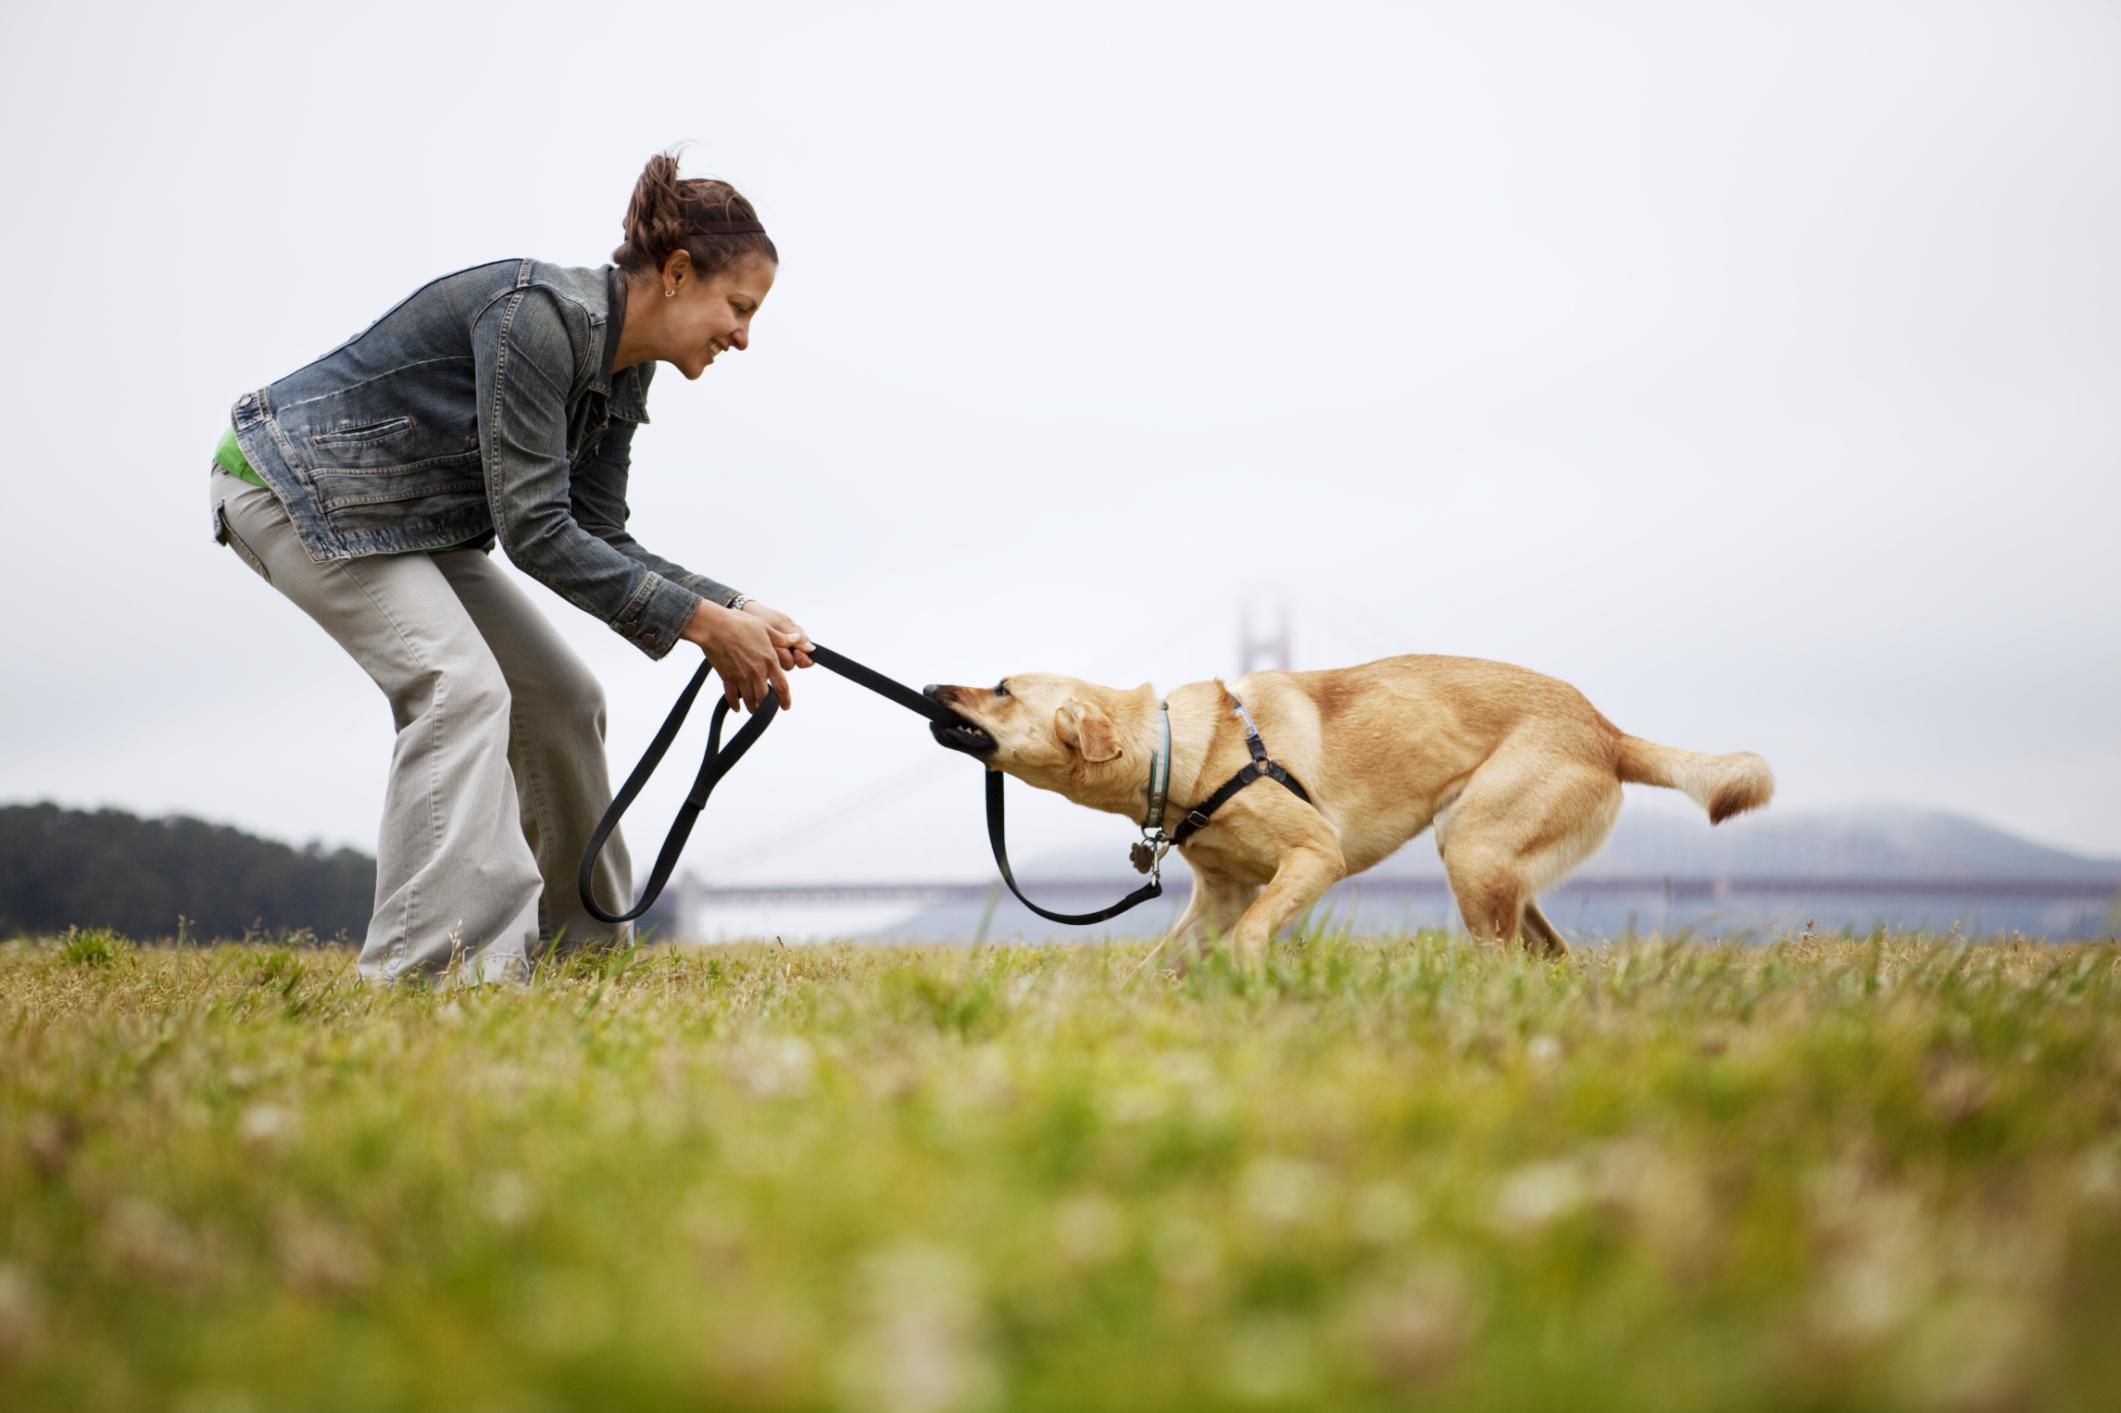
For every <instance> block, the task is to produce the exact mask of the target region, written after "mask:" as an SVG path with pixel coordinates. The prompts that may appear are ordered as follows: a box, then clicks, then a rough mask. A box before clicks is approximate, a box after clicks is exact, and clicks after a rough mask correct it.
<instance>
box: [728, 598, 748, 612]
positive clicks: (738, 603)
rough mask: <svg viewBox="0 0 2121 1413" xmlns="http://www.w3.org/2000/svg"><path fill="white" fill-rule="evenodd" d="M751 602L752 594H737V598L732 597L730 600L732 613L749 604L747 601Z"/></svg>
mask: <svg viewBox="0 0 2121 1413" xmlns="http://www.w3.org/2000/svg"><path fill="white" fill-rule="evenodd" d="M750 602H751V595H749V594H738V595H737V596H736V597H735V598H733V599H731V600H730V601H729V611H730V612H731V613H735V612H736V611H737V610H738V609H740V608H742V607H743V606H744V605H745V604H747V603H750Z"/></svg>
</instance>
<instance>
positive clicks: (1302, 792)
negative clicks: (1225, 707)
mask: <svg viewBox="0 0 2121 1413" xmlns="http://www.w3.org/2000/svg"><path fill="white" fill-rule="evenodd" d="M1225 690H1227V689H1225ZM1230 707H1231V711H1230V714H1231V715H1232V716H1235V717H1238V718H1239V719H1241V720H1242V721H1243V722H1244V723H1245V749H1246V750H1248V751H1250V752H1251V753H1252V759H1251V760H1250V761H1249V762H1247V763H1246V765H1245V768H1244V769H1243V770H1240V771H1238V772H1237V774H1235V775H1233V776H1231V777H1230V778H1229V779H1228V780H1226V781H1224V782H1223V787H1222V788H1221V789H1220V790H1217V791H1216V792H1215V793H1214V794H1212V795H1210V796H1208V798H1207V799H1205V800H1202V801H1201V802H1200V803H1199V804H1197V805H1195V806H1194V807H1193V808H1192V809H1190V810H1188V811H1186V817H1185V818H1184V819H1182V820H1180V821H1179V822H1178V833H1176V834H1174V835H1172V836H1171V843H1172V846H1173V847H1176V846H1178V845H1181V844H1183V843H1185V842H1186V841H1187V840H1188V839H1190V838H1192V837H1193V836H1194V835H1195V834H1198V833H1199V832H1200V831H1201V830H1203V829H1205V828H1206V827H1207V825H1208V816H1209V815H1211V814H1214V813H1215V812H1216V811H1217V810H1219V809H1221V808H1222V807H1223V806H1224V805H1227V804H1228V803H1230V797H1231V796H1233V795H1235V794H1236V793H1237V792H1238V791H1239V790H1242V789H1244V788H1245V787H1246V786H1247V785H1250V784H1251V783H1252V782H1253V781H1255V780H1272V781H1274V782H1276V783H1277V784H1280V785H1282V786H1284V787H1286V788H1287V789H1288V791H1289V793H1291V794H1293V795H1294V796H1296V798H1297V799H1299V800H1302V801H1303V802H1304V803H1305V804H1307V805H1310V806H1311V808H1312V809H1317V808H1318V806H1317V805H1315V804H1312V801H1311V792H1310V791H1308V790H1306V789H1304V785H1303V782H1302V781H1301V780H1298V779H1297V778H1296V777H1295V776H1293V775H1291V774H1290V773H1289V772H1288V771H1287V770H1285V769H1283V768H1282V766H1281V765H1280V763H1279V762H1277V761H1275V760H1273V759H1271V758H1270V757H1269V756H1268V755H1267V743H1266V742H1265V741H1262V740H1260V738H1259V728H1258V727H1257V726H1254V725H1253V724H1252V713H1251V712H1248V711H1246V710H1245V704H1244V703H1243V702H1241V701H1239V700H1238V699H1237V696H1236V694H1235V693H1231V694H1230Z"/></svg>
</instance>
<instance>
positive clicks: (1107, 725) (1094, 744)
mask: <svg viewBox="0 0 2121 1413" xmlns="http://www.w3.org/2000/svg"><path fill="white" fill-rule="evenodd" d="M1053 729H1054V731H1055V732H1056V733H1058V734H1059V736H1060V738H1061V744H1062V745H1064V746H1066V747H1067V748H1068V749H1069V750H1071V751H1075V752H1078V753H1080V754H1081V756H1082V758H1083V759H1084V760H1087V761H1092V762H1099V761H1108V760H1112V759H1114V758H1115V757H1117V756H1118V755H1119V730H1118V728H1116V727H1114V726H1113V724H1112V718H1111V717H1109V716H1107V715H1106V714H1105V709H1104V708H1103V707H1101V706H1099V705H1098V704H1097V703H1096V702H1082V701H1074V702H1069V703H1067V704H1066V705H1065V706H1063V707H1061V709H1060V710H1058V711H1056V712H1054V713H1053Z"/></svg>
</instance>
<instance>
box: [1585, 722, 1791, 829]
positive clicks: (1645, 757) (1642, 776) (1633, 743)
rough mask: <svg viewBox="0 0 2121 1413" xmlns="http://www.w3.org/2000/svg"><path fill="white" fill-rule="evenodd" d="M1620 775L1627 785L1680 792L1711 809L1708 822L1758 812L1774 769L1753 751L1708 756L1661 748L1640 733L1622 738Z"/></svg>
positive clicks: (1771, 788) (1770, 789)
mask: <svg viewBox="0 0 2121 1413" xmlns="http://www.w3.org/2000/svg"><path fill="white" fill-rule="evenodd" d="M1620 778H1621V779H1622V780H1625V781H1627V782H1628V783H1629V784H1630V785H1663V786H1665V787H1667V788H1669V789H1673V790H1684V791H1685V792H1686V794H1687V797H1688V798H1689V799H1691V800H1693V801H1694V803H1696V804H1698V805H1700V806H1701V807H1702V808H1703V809H1705V810H1707V811H1708V812H1709V823H1711V824H1721V823H1723V822H1724V821H1725V820H1727V819H1729V818H1730V817H1731V816H1732V815H1734V814H1743V813H1745V811H1747V810H1757V809H1759V808H1760V807H1761V806H1762V805H1764V804H1766V803H1767V802H1768V801H1769V800H1771V799H1773V798H1774V795H1775V772H1774V771H1772V770H1769V769H1768V763H1767V762H1766V761H1764V760H1762V759H1761V758H1760V757H1759V756H1756V755H1754V754H1753V753H1752V752H1751V751H1738V752H1735V753H1733V754H1731V755H1727V756H1708V755H1703V754H1702V753H1701V752H1699V751H1682V750H1680V749H1679V748H1678V747H1676V746H1660V745H1658V744H1657V743H1656V742H1655V741H1645V740H1643V739H1642V738H1641V737H1640V736H1627V735H1623V736H1622V737H1621V738H1620Z"/></svg>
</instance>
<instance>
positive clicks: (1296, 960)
mask: <svg viewBox="0 0 2121 1413" xmlns="http://www.w3.org/2000/svg"><path fill="white" fill-rule="evenodd" d="M1144 950H1145V949H1144V948H1143V947H1142V946H1138V945H1131V944H1130V945H1119V946H1114V947H1112V948H1109V949H1104V948H1095V947H1074V948H1066V947H1054V948H1040V947H1021V946H1008V947H984V948H977V949H970V950H967V949H951V948H929V949H914V948H907V947H882V946H875V947H871V946H833V947H821V948H809V949H793V950H791V949H785V948H779V947H774V946H744V947H731V948H715V949H672V948H657V949H647V950H642V951H638V952H630V953H623V954H619V955H616V956H612V957H607V958H602V959H597V960H594V961H588V962H582V963H577V964H575V965H574V966H572V967H571V968H568V969H566V970H564V971H561V972H557V973H548V974H546V975H544V976H542V977H540V978H539V980H538V982H537V984H536V985H535V986H533V987H532V988H531V989H529V990H527V991H495V990H484V991H465V992H429V991H417V990H409V989H408V990H398V991H390V992H379V991H375V990H371V989H368V988H366V987H364V986H363V985H361V984H360V983H359V982H358V981H356V980H355V979H354V977H353V976H352V974H351V971H350V961H351V958H350V955H349V954H348V953H347V952H345V951H343V950H340V949H333V948H289V947H272V946H262V947H261V946H252V947H219V948H210V949H196V950H195V949H181V950H180V949H176V948H160V947H138V948H136V947H134V946H132V945H130V944H128V943H126V942H125V941H124V940H123V939H120V938H112V937H110V936H108V935H107V934H76V935H74V936H72V937H70V938H68V939H64V940H61V941H55V942H51V943H44V944H36V943H27V942H18V943H12V944H7V945H5V946H0V1407H5V1408H8V1409H33V1408H55V1409H56V1408H65V1409H69V1410H71V1409H134V1408H146V1407H180V1408H184V1409H187V1410H200V1411H201V1413H206V1411H207V1410H236V1409H257V1410H278V1409H298V1408H299V1409H367V1408H379V1409H380V1408H397V1407H407V1406H418V1407H430V1408H447V1409H452V1410H456V1409H466V1410H470V1409H564V1408H594V1409H628V1408H651V1407H654V1408H662V1407H688V1408H713V1409H739V1408H776V1409H826V1408H844V1409H856V1410H864V1413H870V1411H871V1410H874V1411H875V1413H923V1411H924V1410H947V1409H980V1408H1005V1407H1006V1408H1029V1409H1052V1410H1091V1409H1107V1408H1109V1409H1145V1408H1173V1409H1178V1408H1183V1409H1202V1408H1233V1409H1235V1408H1247V1409H1273V1408H1333V1409H1365V1408H1384V1407H1397V1406H1407V1405H1410V1404H1415V1405H1419V1406H1422V1407H1425V1408H1440V1409H1450V1408H1483V1409H1513V1408H1538V1407H1546V1408H1555V1407H1566V1408H1569V1409H1571V1410H1596V1409H1607V1408H1609V1409H1616V1410H1622V1409H1624V1410H1630V1411H1631V1413H1637V1411H1639V1410H1657V1409H1678V1408H1702V1407H1713V1408H1748V1409H1763V1410H1766V1409H1775V1410H1785V1409H1793V1408H1794V1409H1833V1408H1933V1407H1951V1408H1970V1409H1989V1408H1993V1409H2007V1408H2019V1407H2032V1406H2039V1407H2049V1408H2064V1409H2067V1408H2086V1409H2089V1408H2094V1407H2111V1406H2112V1402H2111V1400H2112V1397H2113V1390H2114V1389H2116V1388H2121V1339H2117V1338H2116V1335H2115V1332H2116V1331H2117V1330H2121V949H2117V948H2116V947H2115V946H2113V945H2101V946H2070V947H2051V946H2027V945H2001V944H1998V945H1974V944H1966V943H1961V942H1956V941H1950V940H1937V939H1931V940H1919V939H1888V940H1873V941H1869V942H1864V941H1850V940H1811V939H1804V940H1795V941H1790V942H1786V943H1783V944H1781V945H1776V946H1771V947H1763V948H1725V947H1717V946H1711V945H1704V944H1699V943H1687V944H1674V943H1661V942H1657V941H1650V942H1643V943H1635V944H1629V945H1625V946H1615V947H1612V948H1608V949H1604V950H1593V951H1588V952H1585V953H1581V954H1579V956H1578V957H1577V958H1576V960H1574V961H1573V962H1571V963H1568V964H1565V965H1561V966H1549V965H1546V964H1543V963H1535V962H1531V961H1528V960H1525V959H1523V958H1520V957H1515V956H1507V957H1506V956H1502V955H1498V954H1496V953H1493V952H1490V951H1485V950H1481V949H1478V948H1475V947H1473V946H1470V945H1468V944H1466V943H1465V942H1463V941H1457V942H1452V941H1449V940H1447V939H1444V938H1442V937H1438V936H1426V935H1425V936H1421V937H1417V938H1413V939H1388V940H1375V941H1368V940H1351V939H1346V938H1333V937H1322V938H1316V939H1314V940H1312V941H1311V942H1309V943H1308V944H1306V945H1302V946H1289V945H1283V946H1280V947H1277V948H1276V949H1275V953H1274V956H1273V961H1272V964H1271V970H1270V973H1269V975H1268V976H1267V977H1266V978H1264V979H1263V980H1261V979H1247V978H1244V977H1241V976H1238V975H1236V974H1233V973H1232V972H1231V971H1230V970H1228V969H1227V968H1225V967H1222V966H1219V965H1216V964H1213V963H1211V964H1209V965H1206V966H1202V967H1197V968H1196V969H1195V970H1194V971H1193V972H1192V973H1191V975H1190V976H1188V977H1187V978H1186V979H1184V980H1182V981H1174V980H1171V979H1168V978H1164V977H1161V976H1158V975H1150V976H1146V977H1144V978H1143V979H1142V980H1141V981H1139V982H1137V983H1135V984H1133V985H1132V986H1129V985H1126V984H1125V978H1126V975H1127V973H1128V971H1129V969H1130V968H1131V966H1132V964H1133V962H1134V961H1135V960H1136V959H1138V958H1139V957H1140V956H1141V955H1142V953H1143V951H1144Z"/></svg>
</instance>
